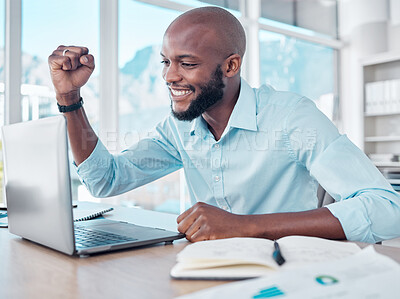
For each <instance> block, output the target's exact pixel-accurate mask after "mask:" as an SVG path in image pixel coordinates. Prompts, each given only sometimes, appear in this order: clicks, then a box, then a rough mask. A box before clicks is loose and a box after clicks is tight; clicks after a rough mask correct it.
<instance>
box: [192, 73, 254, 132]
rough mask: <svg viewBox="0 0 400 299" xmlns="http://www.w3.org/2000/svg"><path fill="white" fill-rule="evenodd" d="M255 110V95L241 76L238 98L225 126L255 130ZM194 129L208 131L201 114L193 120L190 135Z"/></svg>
mask: <svg viewBox="0 0 400 299" xmlns="http://www.w3.org/2000/svg"><path fill="white" fill-rule="evenodd" d="M256 111H257V107H256V95H255V93H254V91H253V89H252V88H251V87H250V85H249V84H248V83H247V82H246V81H245V80H244V79H243V78H241V81H240V93H239V98H238V100H237V102H236V104H235V107H234V108H233V111H232V113H231V116H230V117H229V121H228V125H227V128H229V127H231V128H238V129H244V130H249V131H257V117H256ZM196 131H198V132H201V131H203V132H208V127H207V123H206V121H205V120H204V119H203V117H202V116H199V117H197V118H196V119H194V120H193V122H192V127H191V129H190V135H194V134H195V133H196Z"/></svg>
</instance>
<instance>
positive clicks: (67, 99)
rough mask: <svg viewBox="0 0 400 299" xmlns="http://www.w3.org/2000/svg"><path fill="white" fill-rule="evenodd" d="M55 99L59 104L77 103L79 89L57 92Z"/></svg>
mask: <svg viewBox="0 0 400 299" xmlns="http://www.w3.org/2000/svg"><path fill="white" fill-rule="evenodd" d="M56 99H57V103H58V104H59V105H61V106H69V105H73V104H76V103H78V102H79V100H80V99H81V95H80V91H79V90H74V91H71V92H68V93H57V94H56Z"/></svg>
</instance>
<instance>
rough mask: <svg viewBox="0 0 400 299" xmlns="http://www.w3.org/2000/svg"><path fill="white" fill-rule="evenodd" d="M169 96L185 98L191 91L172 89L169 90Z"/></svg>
mask: <svg viewBox="0 0 400 299" xmlns="http://www.w3.org/2000/svg"><path fill="white" fill-rule="evenodd" d="M169 90H170V92H171V95H172V96H174V97H182V96H186V95H188V94H191V93H192V92H193V91H191V90H190V89H173V88H169Z"/></svg>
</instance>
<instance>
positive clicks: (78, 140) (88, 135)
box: [64, 107, 98, 165]
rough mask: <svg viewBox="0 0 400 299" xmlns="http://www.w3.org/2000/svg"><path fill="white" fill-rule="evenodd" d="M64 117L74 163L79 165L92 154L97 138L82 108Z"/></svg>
mask: <svg viewBox="0 0 400 299" xmlns="http://www.w3.org/2000/svg"><path fill="white" fill-rule="evenodd" d="M64 115H65V117H66V118H67V128H68V137H69V140H70V144H71V150H72V153H73V155H74V161H75V163H76V164H77V165H79V164H81V163H82V162H83V161H85V160H86V159H87V158H88V157H89V156H90V154H91V153H92V152H93V150H94V148H95V147H96V143H97V140H98V138H97V136H96V133H95V132H94V131H93V129H92V127H91V126H90V124H89V121H88V119H87V117H86V113H85V110H84V109H83V107H82V108H80V109H78V110H75V111H71V112H67V113H64Z"/></svg>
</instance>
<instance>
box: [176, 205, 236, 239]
mask: <svg viewBox="0 0 400 299" xmlns="http://www.w3.org/2000/svg"><path fill="white" fill-rule="evenodd" d="M242 217H244V216H242V215H236V214H232V213H229V212H226V211H224V210H222V209H219V208H217V207H214V206H211V205H208V204H206V203H203V202H198V203H196V204H195V205H194V206H193V207H191V208H190V209H188V210H186V211H185V212H183V213H182V214H181V215H180V216H179V217H178V219H177V222H178V231H180V232H181V233H184V234H186V239H188V240H189V241H191V242H197V241H204V240H215V239H223V238H233V237H243V236H244V234H243V232H242V230H243V228H244V226H243V225H242V223H241V220H242Z"/></svg>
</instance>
